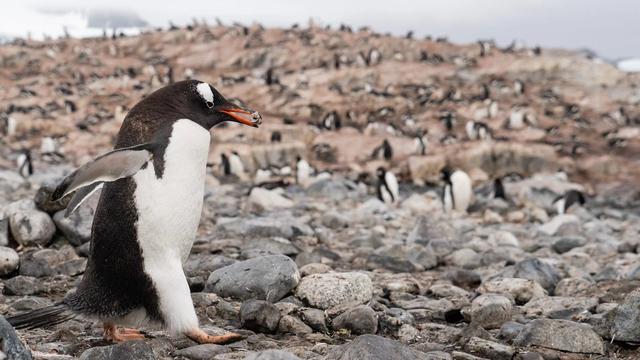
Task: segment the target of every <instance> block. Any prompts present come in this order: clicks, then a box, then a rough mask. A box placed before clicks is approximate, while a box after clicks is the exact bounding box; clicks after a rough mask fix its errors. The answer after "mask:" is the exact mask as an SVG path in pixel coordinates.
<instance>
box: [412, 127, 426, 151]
mask: <svg viewBox="0 0 640 360" xmlns="http://www.w3.org/2000/svg"><path fill="white" fill-rule="evenodd" d="M426 133H427V131H426V130H418V131H417V133H416V137H415V139H414V143H415V147H416V154H418V155H422V156H424V155H426V154H427V146H429V140H427V136H426Z"/></svg>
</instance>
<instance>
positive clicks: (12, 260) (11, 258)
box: [0, 246, 20, 276]
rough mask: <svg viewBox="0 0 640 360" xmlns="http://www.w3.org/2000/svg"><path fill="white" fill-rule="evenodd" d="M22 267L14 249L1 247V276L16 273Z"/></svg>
mask: <svg viewBox="0 0 640 360" xmlns="http://www.w3.org/2000/svg"><path fill="white" fill-rule="evenodd" d="M19 265H20V256H18V253H17V252H16V251H15V250H13V249H12V248H9V247H5V246H0V276H5V275H8V274H10V273H12V272H14V271H15V270H16V269H17V268H18V266H19Z"/></svg>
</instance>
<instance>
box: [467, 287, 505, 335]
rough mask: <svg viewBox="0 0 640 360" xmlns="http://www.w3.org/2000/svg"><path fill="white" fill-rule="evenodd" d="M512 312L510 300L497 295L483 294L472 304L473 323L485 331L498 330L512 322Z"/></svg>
mask: <svg viewBox="0 0 640 360" xmlns="http://www.w3.org/2000/svg"><path fill="white" fill-rule="evenodd" d="M512 311H513V309H512V305H511V300H509V298H507V297H505V296H502V295H497V294H483V295H480V296H478V297H477V298H475V299H473V301H472V302H471V321H472V323H474V324H476V325H478V326H481V327H483V328H485V329H497V328H500V326H501V325H502V324H503V323H505V322H507V321H509V320H511V316H512Z"/></svg>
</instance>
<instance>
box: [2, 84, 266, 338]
mask: <svg viewBox="0 0 640 360" xmlns="http://www.w3.org/2000/svg"><path fill="white" fill-rule="evenodd" d="M227 121H233V122H238V123H241V124H244V125H248V126H252V127H258V126H259V125H260V124H261V122H262V121H261V117H260V115H259V114H258V113H257V112H255V111H251V110H248V109H245V108H241V107H239V106H237V105H235V104H233V103H231V102H229V101H227V100H226V99H225V98H224V97H223V96H222V95H221V94H220V93H219V92H218V91H217V90H216V89H214V88H213V87H212V86H211V85H209V84H207V83H205V82H201V81H197V80H186V81H179V82H175V83H173V84H172V85H168V86H166V87H163V88H161V89H159V90H157V91H155V92H153V93H151V94H150V95H148V96H147V97H145V98H144V99H143V100H141V101H140V102H139V103H137V104H136V105H135V106H134V107H133V108H132V109H131V111H129V113H128V114H127V116H126V118H125V120H124V122H123V124H122V126H121V128H120V131H119V133H118V137H117V141H116V144H115V150H113V151H111V152H108V153H106V154H103V155H101V156H99V157H97V158H96V159H94V160H93V161H91V162H89V163H87V164H85V165H83V166H81V167H80V168H78V169H77V170H75V171H74V172H72V173H71V174H70V175H68V176H67V177H66V178H65V179H64V180H63V181H62V182H61V183H60V184H59V185H58V186H57V187H56V189H55V190H54V191H53V193H52V200H56V199H60V198H62V197H65V196H68V195H69V194H72V193H73V194H74V195H73V198H72V202H76V203H77V202H81V200H82V199H84V198H85V196H86V195H88V194H90V193H91V192H92V191H93V190H95V188H96V187H97V186H99V185H103V189H102V193H101V196H100V200H99V202H98V205H97V208H96V211H95V216H94V220H93V226H92V231H91V247H90V254H89V259H88V263H87V267H86V270H85V272H84V274H83V277H82V279H81V281H80V282H79V284H78V286H77V288H76V291H75V292H72V293H69V294H68V295H67V296H66V297H65V298H64V299H63V300H62V301H60V302H58V303H56V304H54V305H51V306H48V307H44V308H41V309H37V310H33V311H30V312H27V313H25V314H21V315H17V316H13V317H10V318H8V319H7V320H8V321H9V323H10V324H12V325H13V326H14V327H15V328H35V327H41V326H47V325H53V324H58V323H61V322H64V321H66V320H68V319H72V318H75V317H77V316H85V317H88V318H95V319H99V320H100V321H102V322H103V325H104V336H105V338H106V339H107V340H109V341H113V342H120V341H127V340H138V339H142V338H144V335H143V334H142V333H140V332H139V331H137V330H134V329H125V330H122V329H120V328H119V327H118V325H121V326H136V327H137V326H141V325H144V324H159V325H161V326H163V327H164V328H165V329H166V330H168V331H169V332H170V333H171V334H172V335H181V334H183V335H186V336H187V337H188V338H190V339H192V340H194V341H196V342H198V343H224V342H228V341H233V340H236V339H238V338H239V335H237V334H234V333H227V334H225V335H220V336H212V335H209V334H207V333H205V332H204V331H203V330H202V329H201V328H200V327H199V325H198V318H197V316H196V312H195V309H194V307H193V302H192V300H191V294H190V291H189V285H188V283H187V279H186V277H185V274H184V271H183V265H184V263H185V261H186V259H187V256H188V255H189V252H190V251H191V246H192V245H193V241H194V238H195V235H196V232H197V228H198V223H199V221H200V213H201V211H202V205H203V199H204V187H205V175H206V164H207V157H208V152H209V145H210V141H211V134H210V130H211V129H212V128H213V127H214V126H216V125H218V124H220V123H223V122H227ZM78 199H79V200H78Z"/></svg>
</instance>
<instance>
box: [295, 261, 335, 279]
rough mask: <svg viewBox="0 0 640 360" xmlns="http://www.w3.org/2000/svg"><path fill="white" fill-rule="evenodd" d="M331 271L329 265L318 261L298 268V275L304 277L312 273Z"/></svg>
mask: <svg viewBox="0 0 640 360" xmlns="http://www.w3.org/2000/svg"><path fill="white" fill-rule="evenodd" d="M329 271H331V266H329V265H326V264H320V263H311V264H307V265H304V266H302V267H301V268H300V276H302V277H305V276H307V275H313V274H324V273H327V272H329Z"/></svg>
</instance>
